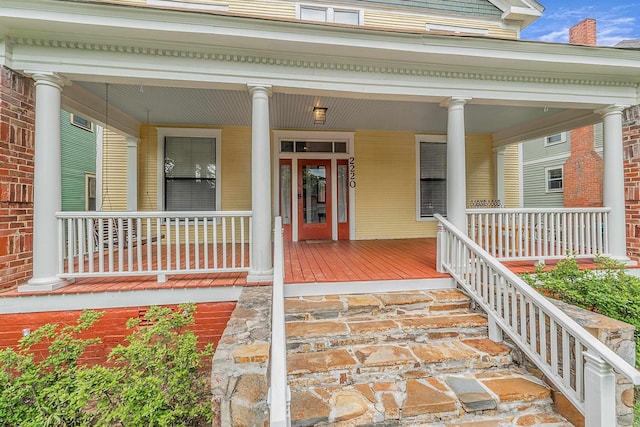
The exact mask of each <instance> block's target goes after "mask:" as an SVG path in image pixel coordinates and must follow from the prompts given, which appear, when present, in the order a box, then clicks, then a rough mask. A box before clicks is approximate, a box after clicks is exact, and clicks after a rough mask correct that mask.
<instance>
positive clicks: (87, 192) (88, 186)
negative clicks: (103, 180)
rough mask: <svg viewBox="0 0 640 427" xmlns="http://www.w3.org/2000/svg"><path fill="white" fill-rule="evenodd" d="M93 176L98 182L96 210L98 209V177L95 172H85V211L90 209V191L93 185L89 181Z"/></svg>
mask: <svg viewBox="0 0 640 427" xmlns="http://www.w3.org/2000/svg"><path fill="white" fill-rule="evenodd" d="M91 178H93V179H94V180H95V182H96V194H95V197H94V199H96V210H98V179H97V177H96V174H95V173H85V174H84V210H85V211H88V210H89V198H90V195H91V194H90V191H89V189H90V188H91V186H90V185H89V181H90V179H91Z"/></svg>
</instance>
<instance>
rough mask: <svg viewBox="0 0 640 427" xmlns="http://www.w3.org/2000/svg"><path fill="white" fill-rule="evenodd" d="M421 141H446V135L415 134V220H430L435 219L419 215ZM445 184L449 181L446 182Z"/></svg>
mask: <svg viewBox="0 0 640 427" xmlns="http://www.w3.org/2000/svg"><path fill="white" fill-rule="evenodd" d="M421 142H439V143H444V144H446V143H447V135H432V134H417V135H416V221H418V222H431V221H437V220H436V219H435V218H433V217H422V216H420V143H421ZM447 185H449V183H448V182H447Z"/></svg>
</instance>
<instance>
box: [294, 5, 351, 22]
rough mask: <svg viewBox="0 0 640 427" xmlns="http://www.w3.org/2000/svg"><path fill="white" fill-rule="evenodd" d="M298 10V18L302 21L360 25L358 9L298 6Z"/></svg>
mask: <svg viewBox="0 0 640 427" xmlns="http://www.w3.org/2000/svg"><path fill="white" fill-rule="evenodd" d="M298 10H299V12H298V18H299V19H301V20H303V21H316V22H332V23H335V24H347V25H362V19H361V14H362V13H361V11H360V10H359V9H344V8H336V7H331V6H321V5H300V6H299V9H298Z"/></svg>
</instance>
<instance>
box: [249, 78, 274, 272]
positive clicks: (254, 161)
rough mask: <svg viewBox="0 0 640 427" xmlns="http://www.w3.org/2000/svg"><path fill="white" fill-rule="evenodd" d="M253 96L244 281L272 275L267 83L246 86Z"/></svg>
mask: <svg viewBox="0 0 640 427" xmlns="http://www.w3.org/2000/svg"><path fill="white" fill-rule="evenodd" d="M248 87H249V92H250V93H251V96H252V99H253V110H252V117H251V209H252V211H253V224H252V229H251V250H252V256H251V268H250V270H249V274H248V276H247V281H248V282H261V281H269V280H272V278H273V265H272V264H273V261H272V258H271V150H270V145H271V144H270V142H271V138H270V135H269V96H270V95H271V86H270V85H263V84H250V85H248Z"/></svg>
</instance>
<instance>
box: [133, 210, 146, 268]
mask: <svg viewBox="0 0 640 427" xmlns="http://www.w3.org/2000/svg"><path fill="white" fill-rule="evenodd" d="M133 221H134V222H135V224H136V227H135V228H136V230H135V232H136V233H135V241H136V257H137V258H138V259H137V261H138V262H137V264H138V269H137V271H142V245H143V244H144V242H143V241H142V219H141V218H135V219H134V220H133Z"/></svg>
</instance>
